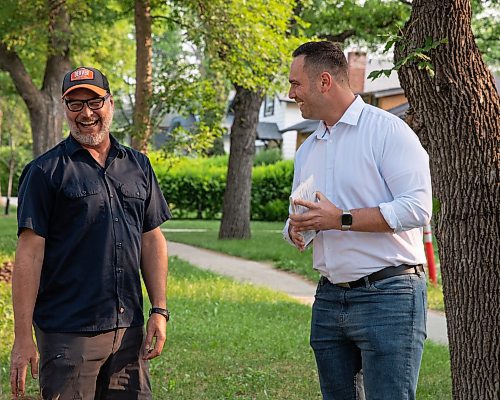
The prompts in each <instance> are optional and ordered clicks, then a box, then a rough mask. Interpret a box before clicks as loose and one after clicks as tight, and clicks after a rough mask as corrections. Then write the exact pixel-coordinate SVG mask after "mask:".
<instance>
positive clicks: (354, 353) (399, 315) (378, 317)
mask: <svg viewBox="0 0 500 400" xmlns="http://www.w3.org/2000/svg"><path fill="white" fill-rule="evenodd" d="M315 297H316V300H315V301H314V305H313V308H312V321H311V347H312V348H313V350H314V355H315V357H316V363H317V365H318V373H319V381H320V386H321V392H322V394H323V399H324V400H351V399H352V400H356V399H357V397H356V396H357V395H356V374H357V372H358V371H359V370H360V369H363V380H364V389H365V395H366V400H376V399H380V400H388V399H391V400H414V399H415V398H416V390H417V381H418V372H419V369H420V362H421V360H422V352H423V346H424V341H425V338H426V328H425V326H426V317H427V290H426V279H425V275H424V274H420V276H418V275H416V274H407V275H400V276H394V277H391V278H387V279H383V280H380V281H377V282H373V283H371V284H370V283H367V285H366V287H359V288H355V289H349V288H343V287H340V286H336V285H332V284H330V283H324V284H323V283H319V284H318V288H317V290H316V296H315Z"/></svg>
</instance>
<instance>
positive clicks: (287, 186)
mask: <svg viewBox="0 0 500 400" xmlns="http://www.w3.org/2000/svg"><path fill="white" fill-rule="evenodd" d="M292 181H293V162H292V161H279V162H277V163H276V164H272V165H263V166H259V167H254V169H253V173H252V199H251V210H252V219H255V220H265V221H283V220H285V219H286V217H287V216H288V204H289V201H288V198H289V196H290V191H291V189H292Z"/></svg>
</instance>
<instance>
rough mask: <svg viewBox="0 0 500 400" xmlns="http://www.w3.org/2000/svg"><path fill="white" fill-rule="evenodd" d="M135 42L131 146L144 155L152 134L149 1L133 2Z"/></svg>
mask: <svg viewBox="0 0 500 400" xmlns="http://www.w3.org/2000/svg"><path fill="white" fill-rule="evenodd" d="M135 42H136V61H135V63H136V64H135V75H136V86H135V107H134V127H133V131H132V132H133V133H132V146H133V147H134V148H136V149H137V150H139V151H142V152H144V153H145V152H146V151H147V147H148V141H149V138H150V137H151V134H152V126H151V118H150V113H149V108H150V99H151V96H152V94H153V65H152V62H153V61H152V58H153V46H152V39H151V4H150V1H149V0H136V2H135Z"/></svg>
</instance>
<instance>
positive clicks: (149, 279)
mask: <svg viewBox="0 0 500 400" xmlns="http://www.w3.org/2000/svg"><path fill="white" fill-rule="evenodd" d="M141 261H142V276H143V278H144V283H145V284H146V289H147V291H148V296H149V301H150V302H151V304H152V305H153V306H154V307H161V308H166V306H167V299H166V295H167V293H166V292H167V274H168V254H167V242H166V240H165V238H164V237H163V234H162V233H161V230H160V228H156V229H153V230H152V231H150V232H147V233H145V234H143V238H142V256H141Z"/></svg>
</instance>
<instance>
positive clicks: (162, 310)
mask: <svg viewBox="0 0 500 400" xmlns="http://www.w3.org/2000/svg"><path fill="white" fill-rule="evenodd" d="M151 314H161V315H163V316H164V317H165V319H166V320H167V322H168V320H169V319H170V311H168V310H167V309H166V308H160V307H152V308H150V309H149V316H150V317H151Z"/></svg>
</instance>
